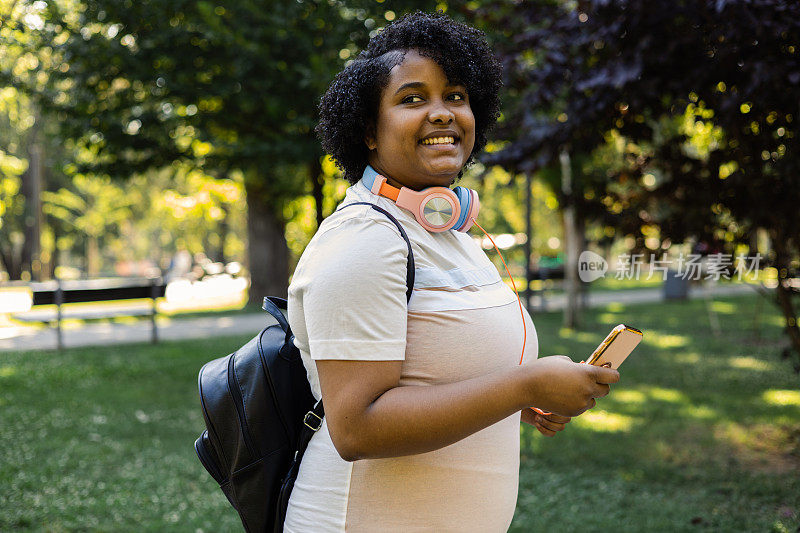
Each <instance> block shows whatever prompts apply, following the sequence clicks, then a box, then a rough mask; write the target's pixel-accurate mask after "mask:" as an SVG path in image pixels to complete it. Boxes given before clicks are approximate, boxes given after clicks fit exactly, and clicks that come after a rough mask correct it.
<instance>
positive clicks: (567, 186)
mask: <svg viewBox="0 0 800 533" xmlns="http://www.w3.org/2000/svg"><path fill="white" fill-rule="evenodd" d="M560 160H561V188H562V192H563V193H564V198H565V199H566V205H565V206H564V252H565V254H564V255H565V258H564V285H565V289H566V293H567V305H566V306H564V327H567V328H576V327H578V324H579V322H580V320H579V317H578V310H579V307H580V290H581V287H580V283H581V282H580V279H578V255H579V254H580V249H579V247H580V242H579V241H580V239H579V238H578V228H577V225H576V223H575V198H574V195H573V193H572V168H571V163H570V157H569V152H567V149H566V148H564V149H562V150H561V155H560Z"/></svg>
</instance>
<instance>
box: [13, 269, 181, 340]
mask: <svg viewBox="0 0 800 533" xmlns="http://www.w3.org/2000/svg"><path fill="white" fill-rule="evenodd" d="M28 286H29V287H30V290H31V293H32V309H31V310H30V311H25V312H21V313H15V314H13V315H12V316H13V318H14V319H15V320H19V321H23V322H43V323H51V322H55V326H56V337H57V339H58V348H59V349H61V348H63V344H64V343H63V337H62V332H61V321H62V320H64V319H68V318H77V319H82V320H87V319H99V318H114V317H118V316H149V317H150V321H151V326H152V327H151V341H152V342H153V343H156V342H158V328H157V326H156V313H157V309H156V298H160V297H162V296H164V294H165V292H166V284H165V283H164V280H163V279H161V278H106V279H91V280H74V281H61V280H55V281H44V282H35V283H30V284H29V285H28ZM134 299H150V303H149V305H144V306H131V305H127V306H124V307H120V306H104V307H96V308H83V309H82V308H81V307H64V306H65V304H73V303H84V302H111V301H118V300H134ZM43 305H55V306H56V308H55V309H36V306H43Z"/></svg>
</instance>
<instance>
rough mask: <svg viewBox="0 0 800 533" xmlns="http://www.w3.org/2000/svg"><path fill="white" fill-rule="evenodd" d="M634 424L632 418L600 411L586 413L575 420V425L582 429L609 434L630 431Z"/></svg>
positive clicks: (593, 410)
mask: <svg viewBox="0 0 800 533" xmlns="http://www.w3.org/2000/svg"><path fill="white" fill-rule="evenodd" d="M633 422H634V418H633V417H631V416H628V415H621V414H619V413H610V412H608V411H603V410H600V409H592V410H591V411H586V412H585V413H583V414H582V415H580V416H579V417H577V418H574V419H573V423H574V424H575V425H577V426H578V427H580V428H585V429H590V430H592V431H601V432H608V433H613V432H620V431H630V429H631V427H633Z"/></svg>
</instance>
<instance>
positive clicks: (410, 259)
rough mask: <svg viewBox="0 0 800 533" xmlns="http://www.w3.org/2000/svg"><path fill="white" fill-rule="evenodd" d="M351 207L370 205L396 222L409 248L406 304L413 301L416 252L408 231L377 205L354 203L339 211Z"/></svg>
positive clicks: (344, 206)
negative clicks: (413, 249)
mask: <svg viewBox="0 0 800 533" xmlns="http://www.w3.org/2000/svg"><path fill="white" fill-rule="evenodd" d="M351 205H368V206H370V207H371V208H372V209H374V210H375V211H378V212H380V213H383V214H384V215H386V216H387V217H389V220H391V221H392V222H394V225H395V226H397V229H398V230H400V235H401V236H402V237H403V240H405V241H406V246H408V264H407V265H406V303H408V302H409V301H410V300H411V293H412V292H413V290H414V252H412V251H411V241H410V240H408V235H406V230H404V229H403V226H402V225H401V224H400V222H398V221H397V219H396V218H394V216H392V215H391V214H390V213H389V212H388V211H387V210H386V209H384V208H382V207H378V206H377V205H375V204H371V203H369V202H353V203H352V204H347V205H343V206H342V207H340V208H339V209H337V211H341V210H342V209H345V208H347V207H350V206H351Z"/></svg>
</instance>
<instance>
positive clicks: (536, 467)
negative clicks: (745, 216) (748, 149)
mask: <svg viewBox="0 0 800 533" xmlns="http://www.w3.org/2000/svg"><path fill="white" fill-rule="evenodd" d="M755 302H756V300H755V297H754V296H744V297H737V298H726V299H720V300H718V301H716V302H715V303H714V309H715V310H716V312H717V313H718V314H719V317H720V322H721V324H722V329H723V335H722V336H721V337H720V338H715V337H714V336H713V335H712V334H711V332H710V331H711V330H710V328H709V319H708V314H707V310H706V307H705V305H706V304H705V302H703V301H691V302H684V303H659V304H651V305H644V306H630V307H627V308H626V307H622V306H609V307H606V308H604V309H599V310H594V311H592V313H591V314H590V315H587V320H586V325H585V327H584V329H582V330H581V331H568V330H564V329H562V328H561V327H560V321H561V316H560V314H558V313H548V314H536V315H534V322H535V323H536V327H537V331H538V334H539V340H540V346H541V353H542V355H546V354H553V353H563V354H568V355H570V356H572V357H573V358H574V359H576V360H579V359H582V358H584V357H585V356H586V354H588V353H589V352H591V350H592V349H593V348H594V347H595V346H596V345H597V343H598V342H599V341H600V340H601V339H602V338H603V337H604V336H605V334H606V333H607V332H608V330H609V329H610V328H611V327H612V326H614V325H616V324H617V323H620V322H629V323H631V324H632V325H636V326H637V327H640V328H642V329H643V330H644V332H645V341H644V342H643V344H642V345H641V346H640V347H639V348H637V351H636V352H635V353H634V354H633V355H632V356H631V358H630V359H629V360H628V361H626V362H625V364H624V365H623V367H622V381H621V382H620V383H619V384H618V385H616V386H614V387H613V388H612V392H611V394H610V395H609V396H608V397H607V398H604V399H602V400H600V401H599V402H598V406H597V407H596V408H595V409H594V410H592V411H590V412H589V413H587V414H585V415H583V416H582V417H579V418H577V419H575V420H573V422H572V423H571V424H570V425H569V426H568V427H567V430H566V431H564V432H562V433H561V434H559V435H557V436H556V437H554V438H545V437H543V436H540V435H538V434H537V433H536V432H535V431H532V430H530V428H525V429H523V431H522V436H521V438H522V445H523V446H522V448H523V451H522V458H521V473H520V492H519V500H518V507H517V512H516V515H515V518H514V522H513V524H512V528H511V530H512V531H514V532H530V531H581V532H583V531H605V530H619V531H670V532H671V531H796V530H797V528H798V526H800V517H799V516H798V512H800V391H799V390H798V385H800V377H798V376H797V375H795V374H794V373H792V372H791V370H790V369H789V365H788V364H787V363H785V362H783V361H781V360H780V359H779V357H778V355H777V354H778V352H779V348H780V347H781V346H782V345H783V342H784V341H783V338H782V336H781V331H780V317H779V315H778V314H777V312H775V311H774V310H773V308H772V307H771V306H770V305H769V304H766V305H764V306H763V316H762V317H761V319H760V321H759V322H760V332H759V339H758V340H757V341H756V340H755V335H754V331H753V313H754V309H755ZM246 340H247V338H244V337H239V338H225V339H215V340H200V341H186V342H174V343H162V344H159V345H157V346H151V345H147V344H142V345H128V346H115V347H103V348H87V349H70V350H66V351H64V352H63V353H61V354H59V353H57V352H52V351H47V352H42V351H31V352H24V353H21V352H11V353H3V354H0V428H2V431H0V509H1V512H0V531H9V530H10V531H15V530H21V531H113V532H117V531H189V532H195V531H197V530H202V531H206V532H217V531H238V530H240V525H239V521H238V517H237V516H236V514H235V512H234V511H233V510H232V509H230V508H229V505H228V503H227V500H225V497H224V496H223V495H222V492H221V491H219V489H218V488H217V486H216V484H215V483H214V482H213V480H212V479H211V478H210V476H208V474H206V472H205V471H204V470H203V468H202V466H201V465H200V463H199V461H198V460H197V458H196V456H195V453H194V449H193V447H192V444H193V441H194V439H195V438H196V437H197V435H198V434H199V433H200V431H201V430H202V429H203V420H202V416H201V413H200V408H199V402H198V399H197V392H196V376H197V371H198V370H199V368H200V366H201V365H202V364H203V363H204V362H206V361H207V360H210V359H212V358H214V357H217V356H221V355H224V354H226V353H228V352H229V351H231V350H232V349H233V348H235V347H237V346H238V345H240V344H241V343H243V342H245V341H246Z"/></svg>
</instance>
